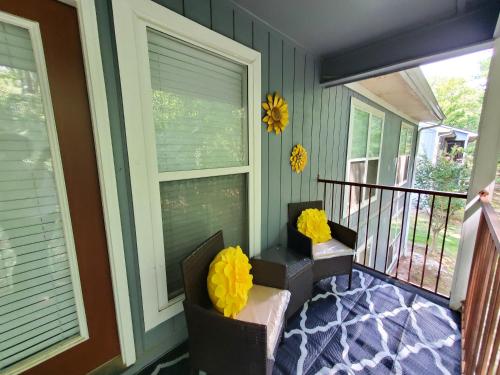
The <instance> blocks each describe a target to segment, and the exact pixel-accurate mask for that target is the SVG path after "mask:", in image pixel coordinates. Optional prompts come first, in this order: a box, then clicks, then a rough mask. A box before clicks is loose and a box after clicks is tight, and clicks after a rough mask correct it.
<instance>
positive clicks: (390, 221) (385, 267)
mask: <svg viewBox="0 0 500 375" xmlns="http://www.w3.org/2000/svg"><path fill="white" fill-rule="evenodd" d="M393 206H394V190H393V191H392V196H391V212H390V213H389V230H388V231H387V246H386V247H387V248H386V251H385V263H384V274H387V256H388V255H389V242H390V241H391V224H392V208H393Z"/></svg>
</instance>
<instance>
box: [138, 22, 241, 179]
mask: <svg viewBox="0 0 500 375" xmlns="http://www.w3.org/2000/svg"><path fill="white" fill-rule="evenodd" d="M147 37H148V48H149V65H150V69H151V85H152V94H153V103H152V104H153V116H154V126H155V130H156V151H157V160H158V170H159V171H160V172H169V171H181V170H182V171H186V170H197V169H207V168H223V167H237V166H246V165H248V125H247V122H248V121H247V117H248V116H247V67H246V66H244V65H241V64H237V63H235V62H232V61H229V60H227V59H225V58H222V57H220V56H217V55H215V54H212V53H210V52H207V51H205V50H202V49H199V48H197V47H194V46H192V45H188V44H186V43H184V42H181V41H178V40H177V39H174V38H172V37H169V36H167V35H165V34H163V33H160V32H157V31H154V30H152V29H149V28H148V33H147Z"/></svg>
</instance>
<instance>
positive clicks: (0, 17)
mask: <svg viewBox="0 0 500 375" xmlns="http://www.w3.org/2000/svg"><path fill="white" fill-rule="evenodd" d="M0 21H1V22H4V23H7V24H10V25H15V26H18V27H20V28H23V29H26V30H27V31H28V32H29V35H30V39H31V44H32V48H33V55H34V58H35V64H36V70H37V74H38V78H39V83H40V94H41V97H42V105H43V110H44V115H45V124H46V129H47V137H48V142H49V149H50V154H51V160H52V167H53V170H54V180H55V184H56V190H57V202H58V204H59V210H60V214H61V218H62V227H63V232H64V239H65V245H66V252H67V255H68V264H69V267H70V277H71V284H72V290H73V295H74V300H75V308H76V314H77V317H78V326H79V331H80V332H79V334H78V335H77V336H75V337H70V338H67V339H65V340H62V341H60V342H58V343H56V344H54V345H51V346H49V347H48V348H46V349H44V350H42V351H40V352H38V353H36V354H33V355H31V356H29V357H27V358H25V359H23V360H21V361H19V362H18V363H16V364H13V365H11V366H9V367H7V368H6V369H4V371H3V372H2V374H5V375H10V374H18V373H21V372H24V371H26V370H28V369H29V368H32V367H34V366H36V365H38V364H40V363H42V362H44V361H46V360H48V359H50V358H52V357H55V356H56V355H58V354H60V353H62V352H64V351H66V350H68V349H70V348H72V347H74V346H77V345H79V344H81V343H82V342H84V341H86V340H88V339H89V331H88V326H87V319H86V315H85V306H84V302H83V294H82V287H81V283H80V273H79V270H78V261H77V257H76V247H75V240H74V237H73V226H72V223H71V215H70V211H69V203H68V196H67V193H66V183H65V180H64V171H63V165H62V160H61V153H60V148H59V140H58V136H57V128H56V121H55V116H54V110H53V106H52V98H51V94H50V85H49V78H48V74H47V66H46V63H45V54H44V50H43V43H42V36H41V33H40V26H39V24H38V22H35V21H31V20H29V19H26V18H22V17H18V16H15V15H12V14H9V13H6V12H3V11H0Z"/></svg>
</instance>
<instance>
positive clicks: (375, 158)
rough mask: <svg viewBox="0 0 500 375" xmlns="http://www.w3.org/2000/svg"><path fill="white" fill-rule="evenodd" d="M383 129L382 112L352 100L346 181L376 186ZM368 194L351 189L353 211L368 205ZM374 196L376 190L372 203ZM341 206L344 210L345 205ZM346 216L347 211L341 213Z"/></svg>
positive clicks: (366, 191) (373, 192)
mask: <svg viewBox="0 0 500 375" xmlns="http://www.w3.org/2000/svg"><path fill="white" fill-rule="evenodd" d="M383 130H384V113H383V112H381V111H379V110H377V109H375V108H373V107H371V106H369V105H368V104H366V103H363V102H361V101H360V100H358V99H356V98H351V117H350V123H349V145H348V153H347V170H346V181H350V182H358V183H364V184H377V183H378V171H379V164H380V154H381V151H382V134H383ZM369 191H370V190H369V189H366V188H363V189H361V192H360V189H352V194H351V202H350V203H351V207H352V209H353V210H354V211H355V210H357V209H358V206H359V205H360V203H361V205H363V204H367V202H368V200H369V198H370V197H369ZM360 194H361V196H360ZM376 194H377V192H376V190H375V189H373V190H372V201H373V200H374V198H375V197H376ZM347 199H348V198H347ZM346 203H348V201H346ZM344 206H346V207H347V204H345V205H344ZM346 214H347V212H345V213H344V215H346Z"/></svg>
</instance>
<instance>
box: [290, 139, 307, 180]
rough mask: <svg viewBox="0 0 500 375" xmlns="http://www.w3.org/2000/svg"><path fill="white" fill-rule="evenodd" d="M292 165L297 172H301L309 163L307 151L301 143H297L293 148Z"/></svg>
mask: <svg viewBox="0 0 500 375" xmlns="http://www.w3.org/2000/svg"><path fill="white" fill-rule="evenodd" d="M290 165H291V166H292V171H294V172H295V173H301V172H302V171H303V170H304V168H305V167H306V165H307V151H306V149H305V148H304V147H303V146H302V145H301V144H298V145H296V146H295V147H294V148H293V150H292V156H290Z"/></svg>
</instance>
